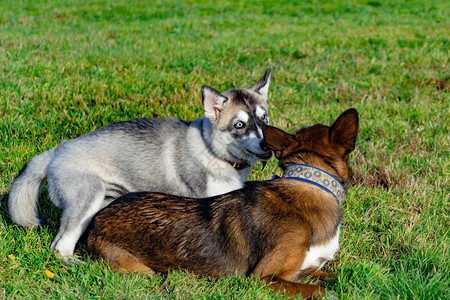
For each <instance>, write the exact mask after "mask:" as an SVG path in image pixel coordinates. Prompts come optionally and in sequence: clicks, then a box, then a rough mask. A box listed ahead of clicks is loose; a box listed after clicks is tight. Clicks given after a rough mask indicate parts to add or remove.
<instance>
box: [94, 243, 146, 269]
mask: <svg viewBox="0 0 450 300" xmlns="http://www.w3.org/2000/svg"><path fill="white" fill-rule="evenodd" d="M105 248H106V249H103V251H102V253H101V256H102V257H103V258H104V259H105V260H106V261H108V262H109V265H110V266H111V268H112V269H113V270H115V271H117V272H143V273H149V274H155V272H154V271H153V270H152V269H151V268H150V267H148V266H146V265H145V264H143V263H142V262H140V261H139V259H138V258H137V257H135V256H134V255H132V254H131V253H130V252H128V251H126V250H124V249H122V248H120V247H117V246H112V245H111V246H109V247H105Z"/></svg>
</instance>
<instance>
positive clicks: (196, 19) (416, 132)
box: [0, 0, 450, 299]
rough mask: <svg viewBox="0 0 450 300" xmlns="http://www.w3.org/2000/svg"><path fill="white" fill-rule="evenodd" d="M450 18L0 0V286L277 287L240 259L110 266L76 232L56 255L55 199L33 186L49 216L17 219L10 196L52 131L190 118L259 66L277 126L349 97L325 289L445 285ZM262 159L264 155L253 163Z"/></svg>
mask: <svg viewBox="0 0 450 300" xmlns="http://www.w3.org/2000/svg"><path fill="white" fill-rule="evenodd" d="M449 20H450V2H448V1H445V0H442V1H426V0H413V1H381V0H375V1H374V0H365V1H363V0H354V1H289V2H288V1H283V2H281V1H265V2H264V3H259V1H254V0H247V1H230V0H228V1H217V2H210V1H173V0H171V1H162V0H158V1H137V0H127V1H124V0H115V1H100V0H91V1H75V0H64V1H56V0H47V1H44V0H41V1H38V0H29V1H24V0H14V1H13V0H3V1H1V2H0V298H2V299H3V298H6V299H9V298H19V299H20V298H71V299H75V298H110V299H121V298H122V299H123V298H126V299H135V298H159V297H163V298H182V299H191V298H204V299H210V298H216V299H217V298H224V299H227V298H234V299H272V298H279V296H277V295H276V294H273V293H271V292H270V290H269V289H268V288H267V287H265V286H264V284H262V283H261V282H258V281H255V280H252V279H246V278H243V277H224V278H219V279H217V280H207V279H205V278H198V277H195V276H193V275H190V274H188V273H184V272H181V271H179V272H173V273H171V274H169V275H168V276H167V277H161V276H145V275H136V274H117V273H114V272H113V271H112V270H111V269H110V268H109V267H108V266H107V265H106V264H105V263H104V262H91V261H90V260H89V257H88V256H87V254H86V251H85V250H84V248H83V247H81V248H79V249H78V254H80V255H82V257H83V259H84V260H85V261H86V262H87V263H86V264H85V265H77V266H68V265H65V264H64V263H63V262H62V261H60V260H58V259H57V258H55V256H54V255H53V253H52V252H51V251H50V250H49V247H50V243H51V241H52V239H53V237H54V235H55V234H56V231H57V228H58V222H59V221H58V217H59V214H60V211H58V210H57V209H55V207H54V206H53V205H52V204H50V202H49V199H48V194H47V191H46V189H44V192H43V193H42V196H41V199H40V204H41V205H40V215H41V217H43V218H44V220H45V221H46V224H47V225H46V226H44V227H42V228H41V229H39V230H37V231H27V230H24V229H22V228H20V227H18V226H15V225H13V224H12V223H11V220H10V218H9V215H8V213H7V198H8V191H9V189H10V187H11V183H12V180H13V178H14V177H15V176H17V175H18V172H19V170H20V169H21V168H22V167H23V166H24V165H25V163H26V162H27V161H28V160H29V159H31V158H32V157H33V156H35V155H37V154H39V153H41V152H43V151H44V150H47V149H50V148H53V147H55V146H56V145H57V144H58V143H59V142H60V141H61V140H62V139H72V138H75V137H78V136H80V135H82V134H85V133H87V132H90V131H92V130H94V129H97V128H100V127H103V126H105V125H107V124H111V123H115V122H119V121H124V120H129V119H134V118H139V117H153V118H161V117H166V116H176V117H179V118H182V119H187V120H192V119H195V118H197V117H200V116H202V107H201V93H200V90H201V86H202V85H203V84H207V85H211V86H213V87H215V88H216V89H218V90H220V91H224V90H227V89H229V88H232V87H250V86H251V85H252V84H253V83H254V82H256V80H258V79H259V78H260V77H261V76H262V75H263V73H264V71H265V69H266V68H267V67H271V68H272V69H273V73H272V78H273V80H272V84H271V88H270V91H269V92H270V103H269V105H270V109H271V111H270V114H271V122H272V124H274V125H276V126H278V127H281V128H283V129H284V130H288V131H291V132H293V131H294V130H295V129H298V128H300V127H302V126H304V125H311V124H314V123H317V122H321V123H324V124H328V125H329V124H330V123H331V122H332V121H333V120H334V119H335V118H336V117H337V116H338V115H339V114H340V113H341V112H343V111H344V110H346V109H347V108H349V107H355V108H356V109H357V110H358V111H359V113H360V119H361V124H360V134H359V138H358V141H357V149H356V151H355V152H354V153H353V155H352V156H351V165H352V168H353V169H354V186H353V187H352V188H351V189H350V190H349V192H348V195H347V198H346V201H345V202H344V204H343V209H344V212H345V218H344V224H343V226H342V231H341V239H340V244H341V250H340V251H339V252H338V254H337V256H336V259H335V260H334V261H332V262H330V263H328V264H327V265H326V267H325V269H327V270H328V271H330V272H333V273H335V274H337V278H338V280H337V281H336V282H335V283H329V284H328V285H327V288H328V290H330V291H331V292H332V293H333V294H335V295H337V296H338V297H339V298H341V299H448V298H450V244H449V240H450V238H449V227H450V226H449V225H450V217H449V194H450V180H449V175H450V153H449V149H450V134H449V128H450V99H449V98H450V97H449V89H450V81H449V80H450V69H449V49H450V47H449V46H450V39H449V32H450V22H449ZM272 173H278V174H279V173H280V171H279V169H278V168H277V166H276V161H272V162H271V163H270V164H269V165H268V166H267V167H266V169H265V170H264V171H263V172H260V165H257V166H256V167H255V168H254V172H253V173H252V175H251V177H250V179H251V180H256V179H258V180H259V179H269V178H270V177H271V174H272ZM46 270H48V271H50V272H51V273H47V275H46V273H45V271H46ZM52 274H54V277H53V276H52ZM48 275H50V276H48ZM50 277H53V278H50Z"/></svg>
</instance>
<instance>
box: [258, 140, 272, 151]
mask: <svg viewBox="0 0 450 300" xmlns="http://www.w3.org/2000/svg"><path fill="white" fill-rule="evenodd" d="M259 146H260V147H261V149H262V151H269V150H270V148H269V147H267V145H266V143H265V142H264V141H262V142H261V143H260V144H259Z"/></svg>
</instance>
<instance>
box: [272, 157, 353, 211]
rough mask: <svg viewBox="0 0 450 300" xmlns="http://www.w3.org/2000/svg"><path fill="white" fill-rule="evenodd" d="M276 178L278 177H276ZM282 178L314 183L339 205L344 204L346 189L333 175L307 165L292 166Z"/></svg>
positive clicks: (285, 171)
mask: <svg viewBox="0 0 450 300" xmlns="http://www.w3.org/2000/svg"><path fill="white" fill-rule="evenodd" d="M274 178H276V177H275V176H274ZM281 178H286V179H295V180H299V181H304V182H309V183H312V184H314V185H317V186H318V187H321V188H322V189H324V190H326V191H327V192H329V193H331V194H332V195H333V196H334V197H335V198H336V200H337V203H338V205H341V203H342V202H344V197H345V189H344V186H343V185H342V183H340V182H339V180H337V178H336V177H334V176H333V175H331V174H329V173H327V172H325V171H323V170H321V169H318V168H316V167H313V166H310V165H305V164H294V165H290V166H288V167H287V168H286V169H285V170H284V173H283V175H282V176H281Z"/></svg>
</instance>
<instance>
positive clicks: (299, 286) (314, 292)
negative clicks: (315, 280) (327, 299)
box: [261, 275, 326, 299]
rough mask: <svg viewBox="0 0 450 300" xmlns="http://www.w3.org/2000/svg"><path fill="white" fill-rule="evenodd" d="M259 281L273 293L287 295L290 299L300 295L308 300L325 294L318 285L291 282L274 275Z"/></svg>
mask: <svg viewBox="0 0 450 300" xmlns="http://www.w3.org/2000/svg"><path fill="white" fill-rule="evenodd" d="M261 279H262V280H264V281H265V282H266V283H267V284H268V285H269V287H270V288H271V289H273V290H274V291H276V292H280V293H284V294H287V295H289V296H291V297H292V296H295V295H298V294H301V295H302V298H303V299H309V298H311V297H316V296H323V295H325V293H326V290H325V289H324V288H323V287H320V286H318V285H314V284H304V283H297V282H291V281H287V280H284V279H281V278H278V277H277V276H274V275H268V276H265V277H263V278H261Z"/></svg>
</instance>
